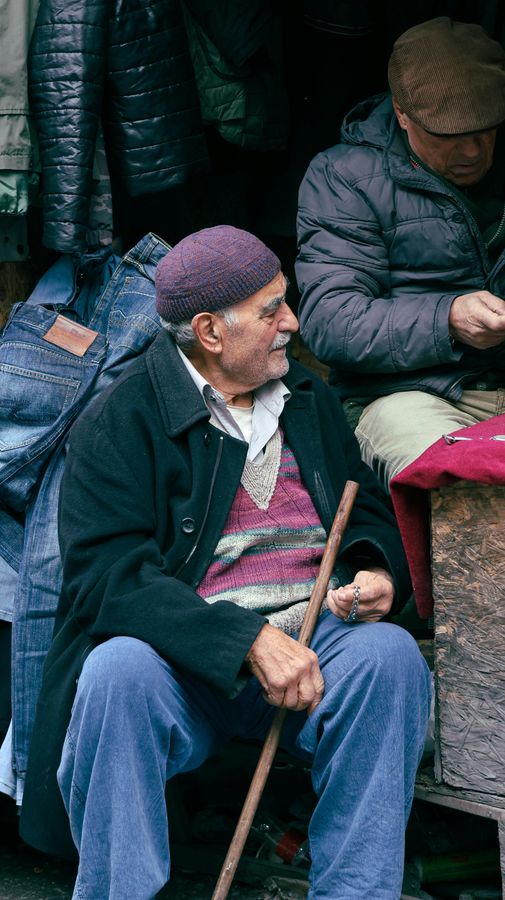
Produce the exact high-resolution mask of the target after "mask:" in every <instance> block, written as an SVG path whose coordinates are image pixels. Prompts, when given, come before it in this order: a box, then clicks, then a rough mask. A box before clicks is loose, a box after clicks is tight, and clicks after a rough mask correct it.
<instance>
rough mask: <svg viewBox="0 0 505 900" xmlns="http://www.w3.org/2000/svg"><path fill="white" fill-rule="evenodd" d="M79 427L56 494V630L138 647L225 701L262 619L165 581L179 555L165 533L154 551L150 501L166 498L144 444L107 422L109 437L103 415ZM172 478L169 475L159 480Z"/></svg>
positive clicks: (157, 538) (173, 478) (156, 535)
mask: <svg viewBox="0 0 505 900" xmlns="http://www.w3.org/2000/svg"><path fill="white" fill-rule="evenodd" d="M81 422H82V420H81ZM81 422H78V423H77V426H76V427H74V429H73V431H72V433H71V440H70V448H69V453H68V457H67V464H66V466H65V472H64V477H63V481H62V487H61V495H60V515H59V534H60V545H61V552H62V559H63V593H62V597H61V599H60V609H59V612H58V619H59V622H62V619H64V618H66V617H68V616H69V615H70V616H72V617H73V618H74V619H75V620H77V622H78V623H79V625H80V627H81V628H82V630H83V631H84V632H86V633H87V634H88V635H89V636H90V638H92V640H93V641H100V640H105V639H108V638H110V637H114V636H117V635H124V636H129V637H135V638H138V639H139V640H143V641H146V642H147V643H149V644H151V646H152V647H154V649H155V650H156V651H157V652H158V653H159V654H160V655H161V656H162V657H163V658H164V659H166V660H168V661H169V662H172V663H173V664H174V665H176V666H177V667H178V668H179V669H180V670H181V671H183V672H186V673H188V674H191V675H193V676H195V677H197V678H200V679H202V680H203V681H205V682H207V683H208V684H210V685H212V686H214V687H216V688H218V689H220V690H221V691H223V692H225V693H228V694H230V695H233V694H234V693H235V692H236V690H237V689H238V688H240V686H241V685H243V674H244V673H243V672H241V666H242V663H243V659H244V656H245V654H246V653H247V651H248V649H249V647H250V646H251V644H252V642H253V641H254V639H255V637H256V636H257V634H258V633H259V631H260V629H261V628H262V627H263V625H264V624H265V621H266V620H265V619H264V618H263V617H262V616H260V615H258V614H256V613H254V612H252V611H251V610H245V609H241V608H239V607H238V606H236V605H235V604H233V603H228V602H221V603H215V604H212V605H211V604H208V603H207V602H206V601H205V600H203V598H202V597H200V596H199V595H198V594H197V593H196V591H195V590H194V589H193V587H191V586H190V585H189V584H186V583H185V582H183V581H181V580H180V579H178V578H177V577H175V576H176V571H177V567H178V565H179V564H180V563H181V562H182V559H183V558H184V553H185V552H186V550H185V551H184V553H181V559H178V560H174V554H173V551H172V548H173V545H174V543H175V538H174V535H173V534H172V535H171V536H170V533H169V535H168V539H167V544H168V547H167V549H166V551H165V552H163V551H164V550H165V548H163V547H161V546H160V543H161V541H160V532H159V527H158V522H157V521H156V519H157V515H156V510H155V501H154V497H155V495H157V496H158V498H159V497H160V496H161V497H162V500H163V502H164V497H165V496H166V505H167V506H169V504H170V498H169V497H168V496H167V487H166V485H161V484H158V483H157V482H156V470H155V465H154V463H153V462H152V457H153V452H152V451H153V447H152V446H149V443H148V439H147V438H145V439H144V438H143V437H142V433H141V432H138V431H135V435H134V437H132V438H131V439H130V438H129V436H128V428H127V426H126V425H125V426H124V427H123V426H122V423H121V422H118V421H116V422H115V426H116V427H114V429H111V428H110V423H106V422H104V419H103V417H99V416H98V417H97V418H95V419H94V421H92V422H91V423H90V422H89V420H88V421H87V422H86V427H85V428H81V427H80V426H81ZM133 460H135V463H134V462H133ZM177 479H178V472H177V471H176V470H175V469H174V471H173V472H172V473H171V474H170V475H169V478H168V481H169V483H171V482H172V483H174V484H177ZM170 527H171V528H172V529H173V531H175V530H176V528H178V526H176V524H175V523H174V522H172V523H171V524H169V529H170ZM185 546H186V545H185ZM169 560H170V562H169ZM174 573H175V574H174ZM57 630H58V626H57Z"/></svg>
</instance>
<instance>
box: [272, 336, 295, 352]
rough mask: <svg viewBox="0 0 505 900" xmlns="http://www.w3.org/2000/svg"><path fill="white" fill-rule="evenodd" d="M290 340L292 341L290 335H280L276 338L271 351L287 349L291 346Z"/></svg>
mask: <svg viewBox="0 0 505 900" xmlns="http://www.w3.org/2000/svg"><path fill="white" fill-rule="evenodd" d="M290 340H291V335H290V334H279V335H277V337H276V338H275V341H274V342H273V344H272V346H271V347H270V349H271V350H280V349H281V347H285V346H286V344H289V342H290Z"/></svg>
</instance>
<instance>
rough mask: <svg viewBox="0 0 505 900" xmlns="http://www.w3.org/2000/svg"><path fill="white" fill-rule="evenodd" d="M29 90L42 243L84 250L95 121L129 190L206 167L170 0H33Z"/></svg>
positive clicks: (187, 63) (183, 38)
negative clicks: (37, 4) (36, 7)
mask: <svg viewBox="0 0 505 900" xmlns="http://www.w3.org/2000/svg"><path fill="white" fill-rule="evenodd" d="M29 90H30V106H31V110H32V112H33V114H34V118H35V125H36V130H37V134H38V139H39V145H40V158H41V165H42V191H43V209H44V244H45V245H46V246H47V247H52V248H54V249H56V250H59V251H61V252H63V253H68V252H76V251H79V252H80V251H83V250H84V249H85V234H86V229H87V226H88V211H89V198H90V191H91V181H92V170H93V159H94V151H95V142H96V136H97V129H98V125H99V122H100V119H101V120H102V127H103V131H104V138H105V145H106V149H107V156H108V163H109V169H110V171H111V174H113V175H114V177H115V178H118V179H119V181H120V183H121V184H122V185H123V186H124V189H125V191H126V193H127V194H128V195H129V196H131V197H134V196H138V195H139V194H149V193H154V192H158V191H162V190H165V189H167V188H171V187H173V186H174V185H176V184H180V183H182V182H183V181H185V180H186V179H187V177H188V175H189V173H190V172H192V171H195V170H198V169H201V168H203V167H204V166H205V165H206V161H207V149H206V144H205V139H204V136H203V127H202V121H201V115H200V107H199V101H198V95H197V90H196V85H195V79H194V74H193V68H192V64H191V60H190V56H189V46H188V40H187V35H186V31H185V27H184V22H183V18H182V11H181V8H180V4H179V0H72V2H69V0H41V4H40V7H39V13H38V17H37V22H36V25H35V30H34V33H33V39H32V43H31V48H30V55H29Z"/></svg>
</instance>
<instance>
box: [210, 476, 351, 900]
mask: <svg viewBox="0 0 505 900" xmlns="http://www.w3.org/2000/svg"><path fill="white" fill-rule="evenodd" d="M358 490H359V484H357V483H356V482H355V481H346V483H345V486H344V490H343V493H342V497H341V499H340V503H339V505H338V509H337V512H336V513H335V518H334V520H333V525H332V526H331V531H330V533H329V535H328V540H327V542H326V547H325V549H324V553H323V558H322V560H321V565H320V568H319V574H318V576H317V579H316V583H315V585H314V587H313V590H312V593H311V595H310V600H309V605H308V606H307V609H306V612H305V616H304V619H303V624H302V627H301V629H300V633H299V635H298V643H299V644H302V645H303V646H304V647H307V646H308V645H309V643H310V641H311V639H312V634H313V632H314V628H315V626H316V622H317V619H318V616H319V612H320V609H321V604H322V602H323V600H324V598H325V596H326V591H327V588H328V582H329V580H330V576H331V573H332V572H333V567H334V565H335V560H336V558H337V553H338V551H339V548H340V544H341V541H342V537H343V534H344V531H345V529H346V526H347V522H348V521H349V516H350V514H351V510H352V507H353V505H354V501H355V499H356V495H357V493H358ZM286 713H287V709H282V708H279V709H278V710H277V712H276V714H275V716H274V719H273V722H272V724H271V726H270V730H269V732H268V734H267V736H266V738H265V743H264V744H263V749H262V751H261V755H260V758H259V760H258V764H257V766H256V769H255V772H254V775H253V778H252V781H251V785H250V787H249V791H248V793H247V797H246V799H245V801H244V805H243V807H242V812H241V813H240V818H239V820H238V824H237V827H236V829H235V833H234V835H233V837H232V840H231V843H230V846H229V849H228V853H227V855H226V859H225V861H224V863H223V867H222V869H221V872H220V875H219V878H218V880H217V883H216V887H215V889H214V893H213V894H212V900H226V897H227V896H228V891H229V890H230V887H231V883H232V881H233V877H234V875H235V871H236V868H237V866H238V863H239V860H240V857H241V855H242V850H243V849H244V844H245V842H246V840H247V835H248V834H249V831H250V829H251V825H252V821H253V818H254V815H255V813H256V809H257V807H258V803H259V801H260V799H261V795H262V793H263V788H264V787H265V783H266V780H267V778H268V774H269V772H270V769H271V767H272V762H273V760H274V756H275V752H276V750H277V747H278V745H279V740H280V736H281V731H282V726H283V724H284V719H285V717H286Z"/></svg>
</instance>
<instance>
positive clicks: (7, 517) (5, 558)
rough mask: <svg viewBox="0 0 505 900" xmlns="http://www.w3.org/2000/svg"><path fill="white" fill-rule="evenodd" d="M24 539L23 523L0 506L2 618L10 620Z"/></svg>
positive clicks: (0, 615)
mask: <svg viewBox="0 0 505 900" xmlns="http://www.w3.org/2000/svg"><path fill="white" fill-rule="evenodd" d="M23 540H24V528H23V525H21V523H20V522H18V520H17V519H16V518H15V517H14V516H12V515H11V514H10V513H9V512H7V510H5V509H2V507H0V619H5V620H6V621H8V622H10V621H12V613H13V609H14V595H15V593H16V588H17V583H18V572H19V568H20V565H21V557H22V554H23Z"/></svg>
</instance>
